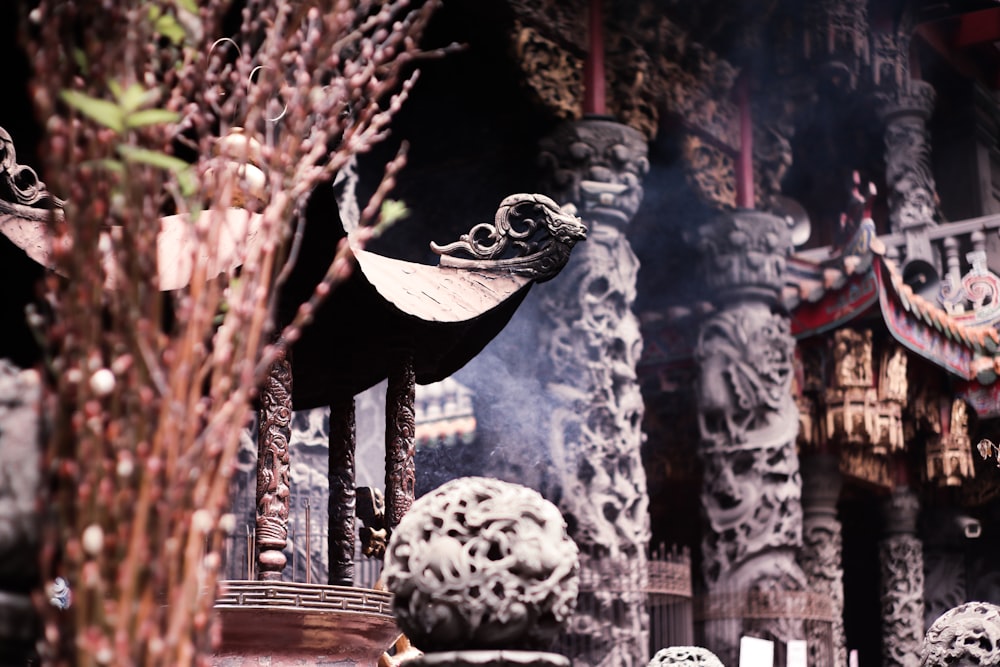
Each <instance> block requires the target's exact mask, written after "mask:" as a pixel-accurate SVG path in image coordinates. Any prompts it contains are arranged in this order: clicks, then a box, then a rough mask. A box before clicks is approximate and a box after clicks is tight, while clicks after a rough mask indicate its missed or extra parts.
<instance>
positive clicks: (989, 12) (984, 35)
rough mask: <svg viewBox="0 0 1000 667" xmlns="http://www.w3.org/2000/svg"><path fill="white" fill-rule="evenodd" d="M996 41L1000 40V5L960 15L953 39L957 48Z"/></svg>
mask: <svg viewBox="0 0 1000 667" xmlns="http://www.w3.org/2000/svg"><path fill="white" fill-rule="evenodd" d="M996 41H1000V7H992V8H990V9H981V10H979V11H977V12H969V13H968V14H962V15H961V16H959V17H958V21H957V25H956V27H955V35H954V38H953V39H952V45H953V46H954V47H955V48H956V49H966V48H969V47H970V46H975V45H977V44H987V43H989V42H996Z"/></svg>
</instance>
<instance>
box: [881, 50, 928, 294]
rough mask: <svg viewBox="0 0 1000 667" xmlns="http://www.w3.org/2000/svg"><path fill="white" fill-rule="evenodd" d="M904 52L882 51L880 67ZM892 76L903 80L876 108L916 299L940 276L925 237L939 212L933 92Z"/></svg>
mask: <svg viewBox="0 0 1000 667" xmlns="http://www.w3.org/2000/svg"><path fill="white" fill-rule="evenodd" d="M908 47H909V40H908V39H897V40H895V41H894V42H890V43H889V46H888V47H886V48H884V49H883V51H886V53H885V54H884V57H883V58H881V59H880V60H878V61H877V62H882V63H883V65H884V66H885V64H886V63H891V62H897V63H903V62H907V61H908V60H909V49H908ZM893 48H895V49H896V50H895V51H893ZM904 48H905V50H904ZM893 58H895V61H893V60H892V59H893ZM877 71H878V70H876V72H877ZM892 71H893V72H895V73H897V74H898V73H899V72H903V74H902V75H901V76H903V77H904V78H902V79H901V80H896V79H895V78H894V79H892V80H890V81H889V82H888V83H889V89H890V92H887V93H884V94H883V95H882V96H881V104H880V105H879V108H878V113H879V116H880V117H881V119H882V121H883V123H884V124H885V128H884V132H885V182H886V187H887V188H888V192H887V196H888V202H889V224H890V228H891V229H892V231H893V232H902V233H903V234H904V235H905V238H906V250H905V253H906V255H905V257H904V259H903V277H904V279H905V280H906V281H907V282H908V283H909V284H910V285H911V287H913V288H914V290H915V291H917V292H918V293H919V292H921V291H922V289H923V288H925V287H926V288H927V289H933V288H934V286H935V285H936V279H937V277H939V276H940V273H941V258H940V257H939V256H938V255H937V253H936V252H935V250H934V248H933V247H932V246H931V242H930V239H929V238H928V235H927V228H928V227H932V226H935V225H936V224H937V222H936V220H935V219H936V217H937V212H938V205H937V189H936V186H935V183H934V173H933V170H932V168H931V143H930V133H929V132H928V130H927V121H928V119H930V117H931V113H932V112H933V111H934V88H933V86H931V85H930V84H929V83H926V82H924V81H919V80H914V79H909V78H908V76H909V73H908V72H909V70H908V67H904V66H903V65H899V66H897V67H896V68H894V69H893V70H892ZM876 83H878V82H876ZM884 83H886V82H883V84H884ZM933 296H936V293H935V294H934V295H933Z"/></svg>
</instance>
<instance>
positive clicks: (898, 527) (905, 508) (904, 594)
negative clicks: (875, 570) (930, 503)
mask: <svg viewBox="0 0 1000 667" xmlns="http://www.w3.org/2000/svg"><path fill="white" fill-rule="evenodd" d="M919 510H920V503H919V501H918V500H917V496H916V494H915V493H914V492H913V491H911V490H910V489H909V488H908V487H906V486H899V487H897V488H896V489H895V490H894V491H893V492H892V495H891V496H890V497H889V498H888V499H887V500H886V501H885V503H884V504H883V506H882V515H883V519H884V521H885V536H884V537H883V539H882V540H881V541H880V542H879V561H880V563H881V572H882V576H881V587H882V664H883V665H885V667H916V666H917V665H919V664H920V645H921V641H922V640H923V636H924V555H923V545H922V544H921V542H920V540H919V539H918V538H917V535H916V532H917V515H918V514H919Z"/></svg>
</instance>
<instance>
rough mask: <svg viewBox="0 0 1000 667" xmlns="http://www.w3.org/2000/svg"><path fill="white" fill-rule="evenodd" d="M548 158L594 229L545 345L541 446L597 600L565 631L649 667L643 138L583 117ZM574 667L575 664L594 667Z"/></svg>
mask: <svg viewBox="0 0 1000 667" xmlns="http://www.w3.org/2000/svg"><path fill="white" fill-rule="evenodd" d="M541 159H542V163H543V165H544V166H545V167H547V168H548V170H549V174H550V176H551V185H550V187H549V190H548V194H549V195H551V196H552V197H553V198H554V199H555V200H556V201H558V202H560V203H561V204H565V203H572V204H574V205H575V206H576V208H577V214H578V215H579V216H580V217H581V218H582V219H583V221H584V222H585V223H586V224H587V225H588V227H589V233H588V238H587V242H586V243H583V244H580V246H578V247H577V249H576V252H574V253H573V256H572V258H571V259H570V261H569V263H568V264H567V266H566V268H565V269H563V271H562V275H560V276H559V277H558V278H557V279H556V280H553V281H552V282H551V283H550V284H549V285H547V286H546V289H545V291H544V295H543V296H542V297H541V299H540V304H539V311H540V317H541V323H540V324H539V329H538V338H537V340H538V345H539V347H540V348H541V349H540V355H539V356H540V358H541V364H542V367H543V369H544V370H543V372H542V373H541V374H540V376H541V377H543V378H545V383H546V384H545V387H544V394H545V397H546V400H548V401H550V405H549V406H548V407H549V410H548V424H547V433H548V436H547V438H548V441H547V443H546V445H545V446H546V447H547V450H548V451H547V454H548V457H549V458H550V460H551V462H552V465H551V469H552V471H553V472H552V475H553V478H552V480H551V484H547V485H546V486H548V487H550V488H546V489H545V491H546V494H547V495H548V496H549V497H550V498H558V499H559V501H558V504H559V507H560V510H561V511H562V512H563V514H564V515H565V516H566V519H567V522H568V524H569V526H570V534H571V535H572V537H573V539H574V540H575V541H576V542H577V544H579V545H580V549H581V552H582V555H581V558H582V561H581V567H582V579H583V581H584V582H587V583H586V584H585V586H584V588H585V592H584V593H582V595H585V596H593V598H594V599H593V600H589V601H588V604H581V605H580V609H581V611H580V612H578V613H577V615H576V616H575V617H574V619H573V622H572V626H571V628H570V629H569V631H568V633H569V634H571V635H574V636H578V637H581V638H582V639H583V638H585V639H586V641H588V642H590V643H591V645H592V646H594V647H596V648H595V650H594V651H593V652H592V653H591V656H600V663H599V664H601V665H616V666H618V665H645V664H646V662H647V661H648V659H649V655H648V650H649V647H648V643H649V640H648V619H647V617H646V609H645V604H644V602H645V577H646V560H647V548H648V542H649V534H650V527H649V512H648V509H647V506H648V495H647V490H646V476H645V471H644V469H643V467H642V461H641V458H640V451H639V450H640V445H641V443H642V433H641V430H640V423H641V421H642V413H643V400H642V395H641V394H640V391H639V385H638V382H637V379H636V370H635V369H636V364H637V362H638V359H639V355H640V352H641V349H642V339H641V335H640V332H639V322H638V319H637V317H636V316H635V314H634V313H633V311H632V304H633V302H634V300H635V295H636V292H635V290H636V287H635V285H636V274H637V271H638V268H639V262H638V260H637V259H636V256H635V254H634V253H633V251H632V248H631V246H630V245H629V241H628V238H627V237H626V230H627V227H628V224H629V222H630V221H631V219H632V217H633V216H634V215H635V213H636V210H637V209H638V207H639V203H640V202H641V200H642V177H643V176H644V175H645V174H646V171H647V170H648V162H647V159H646V140H645V137H644V136H643V135H642V134H641V133H639V132H638V131H636V130H634V129H632V128H630V127H628V126H626V125H622V124H620V123H616V122H612V121H608V120H598V119H585V120H582V121H577V122H573V123H569V124H566V125H563V126H561V127H560V128H558V129H557V130H556V132H555V133H553V135H551V136H550V137H548V138H547V139H546V140H545V141H544V142H543V144H542V154H541ZM534 370H535V372H537V370H538V369H534ZM595 561H601V564H602V565H603V567H601V568H600V569H597V568H596V567H594V566H592V563H594V562H595ZM615 564H617V566H616V565H615ZM609 565H610V566H611V567H609ZM602 577H603V578H604V580H600V581H596V579H601V578H602ZM608 577H617V580H616V581H611V580H610V579H607V578H608ZM591 603H592V604H591ZM587 609H589V610H591V611H590V612H588V611H585V610H587ZM612 609H614V610H615V611H616V614H615V615H614V616H615V621H613V622H612V627H611V628H609V627H608V621H609V619H610V618H611V617H612V614H611V613H610V611H611V610H612ZM618 611H620V613H617V612H618ZM598 612H603V613H598ZM571 657H572V658H573V659H574V662H576V663H577V664H578V665H582V664H587V661H588V660H590V658H588V657H586V656H571ZM595 664H596V663H595Z"/></svg>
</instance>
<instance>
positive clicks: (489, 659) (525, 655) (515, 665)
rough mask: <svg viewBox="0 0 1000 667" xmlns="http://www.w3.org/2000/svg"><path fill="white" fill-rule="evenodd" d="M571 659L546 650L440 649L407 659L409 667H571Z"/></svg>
mask: <svg viewBox="0 0 1000 667" xmlns="http://www.w3.org/2000/svg"><path fill="white" fill-rule="evenodd" d="M570 664H571V663H570V659H569V658H567V657H566V656H564V655H559V654H558V653H547V652H544V651H502V650H498V651H440V652H437V653H426V654H424V655H422V656H420V657H419V658H414V659H413V660H409V661H407V663H406V665H407V667H570Z"/></svg>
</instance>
